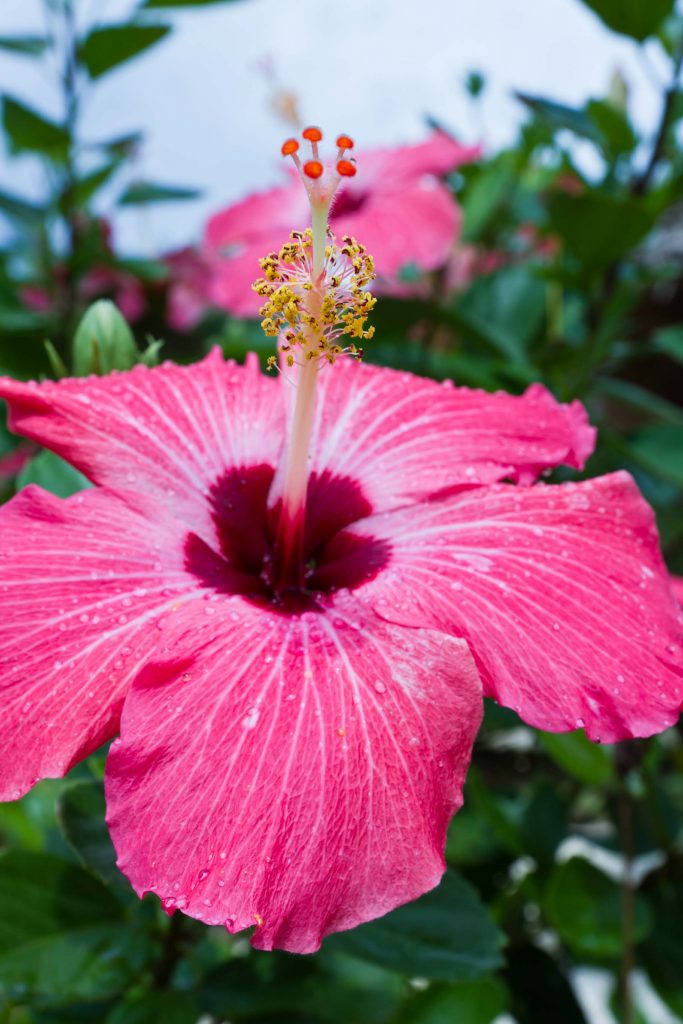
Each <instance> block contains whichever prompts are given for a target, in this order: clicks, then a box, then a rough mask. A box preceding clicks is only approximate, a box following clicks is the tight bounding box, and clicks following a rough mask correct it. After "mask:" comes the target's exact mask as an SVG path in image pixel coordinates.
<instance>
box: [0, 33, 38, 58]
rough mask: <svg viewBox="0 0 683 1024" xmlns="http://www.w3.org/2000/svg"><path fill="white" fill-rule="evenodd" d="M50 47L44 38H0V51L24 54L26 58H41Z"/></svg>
mask: <svg viewBox="0 0 683 1024" xmlns="http://www.w3.org/2000/svg"><path fill="white" fill-rule="evenodd" d="M47 46H48V40H47V39H45V37H44V36H0V50H9V51H10V53H18V54H23V55H24V56H26V57H40V55H41V53H44V52H45V50H46V49H47Z"/></svg>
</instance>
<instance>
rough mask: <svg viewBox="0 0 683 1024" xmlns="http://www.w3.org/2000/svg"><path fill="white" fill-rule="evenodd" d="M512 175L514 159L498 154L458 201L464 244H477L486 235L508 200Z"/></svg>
mask: <svg viewBox="0 0 683 1024" xmlns="http://www.w3.org/2000/svg"><path fill="white" fill-rule="evenodd" d="M515 175H516V163H515V157H514V154H510V153H501V154H500V155H499V156H497V157H496V158H495V159H493V160H491V161H490V162H489V163H488V164H485V165H484V166H483V167H482V168H481V170H479V171H478V173H477V174H476V177H474V179H473V181H472V182H471V184H468V186H467V188H466V189H465V192H464V194H463V196H462V197H461V205H462V211H463V228H462V237H463V241H465V242H477V241H479V240H480V239H481V238H482V236H483V235H484V234H485V233H486V231H487V229H488V228H489V227H490V225H491V224H492V222H493V220H494V218H495V217H496V216H497V214H498V212H499V210H500V209H501V207H502V206H503V205H504V204H505V203H506V202H507V201H508V200H509V198H510V193H511V191H512V189H513V187H514V184H515Z"/></svg>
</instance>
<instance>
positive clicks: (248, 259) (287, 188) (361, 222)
mask: <svg viewBox="0 0 683 1024" xmlns="http://www.w3.org/2000/svg"><path fill="white" fill-rule="evenodd" d="M342 138H345V139H347V138H348V136H343V137H342ZM351 141H352V140H350V139H349V142H351ZM479 153H480V150H479V147H477V146H461V145H460V144H459V143H457V142H455V141H454V140H453V139H451V138H450V137H449V136H448V135H446V134H445V133H444V132H435V133H434V134H433V135H432V136H431V138H430V139H428V141H426V142H423V143H420V144H419V145H415V146H403V147H399V148H397V149H375V150H372V151H369V152H367V153H364V154H363V156H362V159H361V160H360V162H359V165H360V168H361V170H360V172H359V174H358V175H357V177H354V178H351V177H347V178H346V179H345V188H344V189H343V190H342V191H341V192H340V193H339V194H338V195H337V197H336V198H335V202H334V205H333V207H332V210H331V215H330V224H331V226H332V228H333V230H334V231H335V233H336V234H337V236H339V237H341V236H343V235H350V236H352V237H355V238H362V239H363V242H364V244H365V245H366V246H367V248H368V250H369V251H370V252H371V253H372V254H373V256H374V259H375V265H376V270H377V273H378V275H379V277H380V280H381V279H383V278H387V279H391V278H395V277H396V275H397V274H398V273H399V271H400V270H401V269H402V268H403V267H406V266H408V265H413V266H416V267H418V268H419V269H420V270H434V269H436V268H437V267H440V266H442V265H443V264H444V263H445V262H446V259H447V258H448V255H449V253H450V251H451V248H452V246H453V243H454V241H455V240H456V238H457V235H458V232H459V229H460V210H459V207H458V205H457V203H456V202H455V200H454V199H453V196H452V194H451V192H450V191H449V189H447V188H446V187H445V186H444V185H443V184H442V183H441V182H440V181H439V178H440V177H441V176H443V175H444V174H447V173H448V172H449V171H452V170H454V169H455V168H457V167H459V166H460V165H461V164H464V163H468V162H470V161H472V160H476V159H477V157H478V156H479ZM307 216H308V210H307V205H306V198H305V196H304V194H303V192H302V189H301V187H300V185H299V182H298V180H297V178H296V176H295V175H294V174H292V175H290V177H289V181H288V182H287V184H286V185H282V186H279V187H277V188H273V189H270V190H269V191H267V192H258V193H256V194H255V195H252V196H249V197H248V198H247V199H244V200H242V202H239V203H236V204H235V205H234V206H230V207H228V209H226V210H223V211H221V212H220V213H217V214H215V215H214V216H213V217H212V218H211V219H210V220H209V223H208V225H207V228H206V233H205V238H204V250H205V254H206V256H207V258H208V259H209V260H210V261H211V262H212V265H213V274H212V279H211V281H210V282H209V287H208V291H207V293H206V298H207V301H208V302H212V303H213V304H214V305H216V306H218V307H220V308H222V309H226V310H228V311H229V312H231V313H235V314H237V315H239V316H256V314H257V312H258V302H257V301H256V300H255V298H254V295H253V292H251V291H250V286H251V283H252V281H253V280H254V278H255V277H256V276H258V272H259V259H260V257H261V256H263V254H264V252H267V251H269V250H271V249H275V250H278V249H279V248H280V246H281V245H282V243H283V241H284V240H285V239H286V238H287V237H288V235H289V232H290V230H291V227H292V224H301V223H304V222H305V218H306V217H307Z"/></svg>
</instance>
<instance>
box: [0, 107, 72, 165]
mask: <svg viewBox="0 0 683 1024" xmlns="http://www.w3.org/2000/svg"><path fill="white" fill-rule="evenodd" d="M2 123H3V127H4V129H5V133H6V135H7V138H8V140H9V144H10V149H11V151H12V152H13V153H21V152H25V151H29V152H36V153H44V154H45V155H46V156H49V157H52V158H53V159H55V160H63V159H64V157H65V156H66V154H67V152H68V150H69V142H70V139H69V132H68V131H67V129H66V128H65V127H64V126H63V125H60V124H57V123H56V122H54V121H50V120H49V119H48V118H46V117H44V116H43V115H42V114H39V113H38V111H36V110H33V109H32V108H31V107H27V106H26V104H24V103H22V102H21V101H20V100H15V99H13V98H12V97H11V96H4V97H3V102H2Z"/></svg>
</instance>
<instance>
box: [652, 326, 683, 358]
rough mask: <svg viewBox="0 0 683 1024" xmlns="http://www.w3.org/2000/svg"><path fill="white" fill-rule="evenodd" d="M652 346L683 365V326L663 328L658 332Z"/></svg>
mask: <svg viewBox="0 0 683 1024" xmlns="http://www.w3.org/2000/svg"><path fill="white" fill-rule="evenodd" d="M652 345H653V348H655V349H656V350H657V351H658V352H663V353H664V354H665V355H667V356H669V357H670V358H671V359H674V360H675V361H676V362H677V363H683V326H680V327H679V326H676V327H663V328H662V329H661V330H659V331H657V332H656V334H655V336H654V338H653V339H652Z"/></svg>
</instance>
